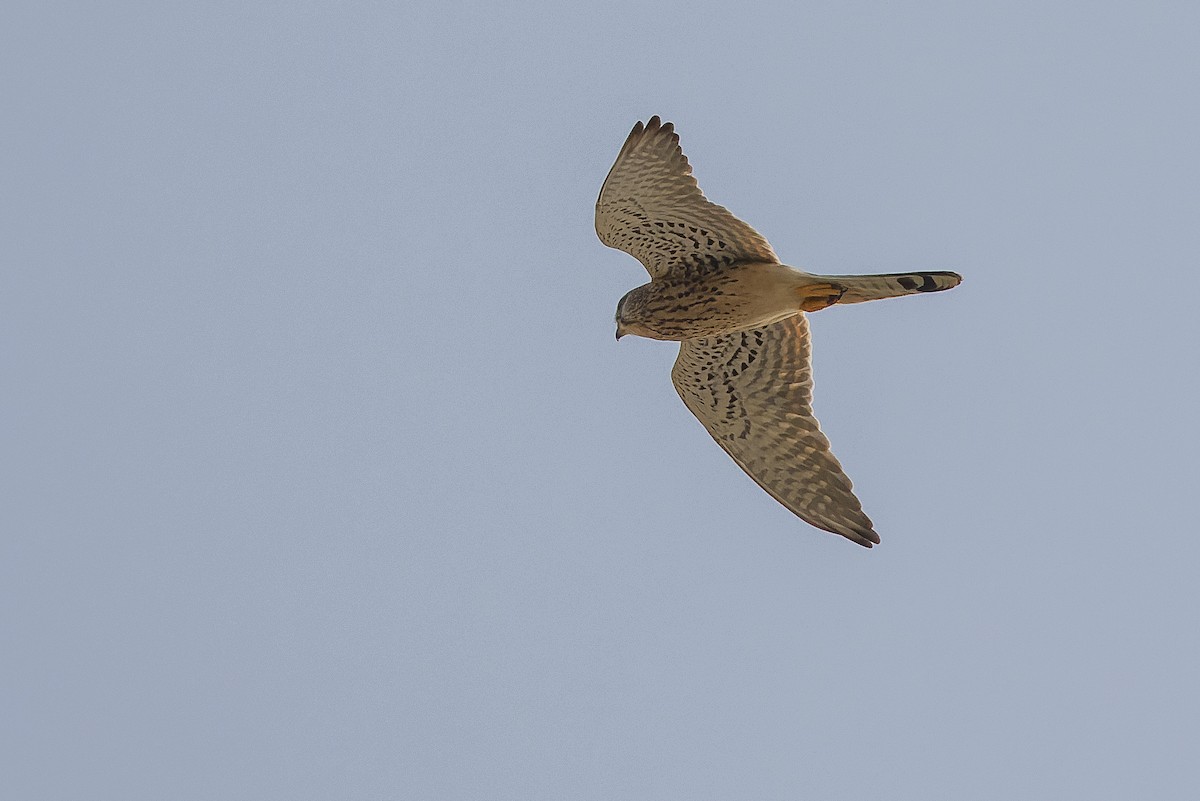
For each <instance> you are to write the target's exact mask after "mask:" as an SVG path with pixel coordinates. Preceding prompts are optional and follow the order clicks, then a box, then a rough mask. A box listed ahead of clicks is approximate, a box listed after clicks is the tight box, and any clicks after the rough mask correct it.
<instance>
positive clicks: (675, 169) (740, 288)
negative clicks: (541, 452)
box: [596, 117, 962, 548]
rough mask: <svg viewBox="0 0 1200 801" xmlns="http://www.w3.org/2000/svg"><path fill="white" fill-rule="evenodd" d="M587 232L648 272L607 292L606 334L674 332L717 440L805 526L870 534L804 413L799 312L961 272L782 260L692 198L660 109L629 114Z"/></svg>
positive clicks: (694, 191) (917, 287) (869, 539)
mask: <svg viewBox="0 0 1200 801" xmlns="http://www.w3.org/2000/svg"><path fill="white" fill-rule="evenodd" d="M596 233H597V234H598V235H599V237H600V241H601V242H603V243H604V244H606V245H608V246H609V247H614V248H618V249H620V250H623V251H625V252H627V253H629V254H630V255H632V256H634V257H635V258H637V259H638V261H640V262H641V263H642V264H643V265H644V266H645V267H646V270H647V272H649V273H650V277H651V281H650V283H648V284H644V285H643V286H640V287H638V288H637V289H634V290H632V291H631V292H629V293H628V294H626V295H625V297H623V298H621V301H620V303H618V305H617V338H618V339H619V338H620V337H621V336H622V335H624V334H626V333H630V334H636V335H639V336H645V337H651V338H653V339H666V340H677V341H679V342H680V343H681V345H680V349H679V357H678V358H677V359H676V361H675V367H674V368H673V369H672V371H671V379H672V381H673V382H674V384H675V389H676V390H677V391H678V392H679V396H680V397H681V398H682V399H683V402H684V404H685V405H686V406H687V407H688V409H690V410H691V412H692V413H693V414H694V415H696V417H697V418H698V419H699V420H700V422H701V423H703V424H704V427H705V428H706V429H707V430H708V432H709V434H711V435H712V437H713V439H714V440H716V441H717V444H719V445H720V446H721V447H722V448H724V449H725V452H726V453H728V454H729V455H730V456H732V457H733V459H734V461H736V462H737V463H738V465H739V466H740V467H741V468H742V469H743V470H745V471H746V473H747V474H749V475H750V477H751V478H753V479H754V480H755V481H756V482H758V484H759V486H761V487H762V488H763V489H765V490H766V491H767V492H768V493H770V494H771V496H772V497H774V498H775V499H776V500H777V501H779V502H780V503H782V504H783V505H784V506H786V507H787V508H788V509H789V510H791V511H792V512H793V513H795V514H796V515H798V516H799V517H801V518H803V519H804V520H806V521H808V522H809V523H811V524H812V525H814V526H817V527H818V528H822V529H825V530H826V531H831V532H834V533H836V534H841V535H842V536H844V537H847V538H848V539H851V540H853V541H854V542H857V543H858V544H860V545H864V546H866V547H868V548H869V547H871V545H872V544H874V543H878V542H879V535H878V534H876V533H875V530H874V527H873V525H872V523H871V520H870V518H868V517H867V516H866V515H865V514H864V513H863V511H862V505H861V504H860V503H859V501H858V499H857V498H856V497H855V496H854V492H853V491H852V488H851V483H850V479H849V478H847V477H846V474H845V473H844V472H843V471H842V467H841V465H840V464H839V463H838V461H837V459H836V458H834V456H833V454H832V453H831V452H830V450H829V440H827V439H826V438H825V435H824V434H822V433H821V430H820V427H819V426H818V424H817V420H816V418H815V417H814V416H813V413H812V406H811V400H812V371H811V366H810V358H809V347H810V346H809V333H808V321H807V320H806V319H805V316H804V312H806V311H817V310H819V309H823V308H825V307H827V306H830V305H832V304H834V303H860V302H863V301H868V300H877V299H881V298H889V297H899V296H901V295H910V294H916V293H920V292H938V291H941V290H944V289H951V288H953V287H955V286H958V284H959V282H960V281H961V280H962V279H961V277H960V276H958V275H957V274H956V273H951V272H922V273H897V274H890V275H852V276H824V275H813V274H811V273H806V272H803V271H801V270H796V269H794V268H792V267H788V266H785V265H783V264H781V263H780V262H779V259H778V257H776V255H775V251H773V250H772V249H771V246H770V245H769V244H768V243H767V241H766V239H764V238H763V237H762V236H761V235H760V234H759V233H758V232H757V231H755V230H754V229H753V228H751V227H750V226H749V225H747V224H746V223H744V222H742V221H741V220H739V219H737V218H736V217H734V216H733V215H732V214H731V213H730V212H729V211H728V210H727V209H725V208H724V207H722V206H718V205H716V204H715V203H712V202H710V201H709V200H708V199H707V198H705V197H704V194H703V193H702V192H701V191H700V187H699V186H698V185H697V183H696V179H695V178H693V177H692V170H691V166H690V165H689V164H688V161H687V158H686V157H685V156H684V155H683V151H682V150H681V149H680V147H679V136H678V135H677V134H676V133H675V132H674V128H673V127H672V125H671V124H670V123H666V124H663V123H662V122H661V121H660V120H659V118H658V117H651V118H650V121H649V122H648V123H646V124H645V125H643V124H642V123H640V122H639V123H638V124H637V125H635V126H634V128H633V131H632V132H631V133H630V134H629V138H628V139H627V140H626V141H625V145H624V147H622V148H621V152H620V153H619V154H618V156H617V160H616V163H614V164H613V167H612V170H610V171H609V174H608V178H607V179H606V180H605V182H604V186H603V188H601V190H600V197H599V199H598V200H597V201H596Z"/></svg>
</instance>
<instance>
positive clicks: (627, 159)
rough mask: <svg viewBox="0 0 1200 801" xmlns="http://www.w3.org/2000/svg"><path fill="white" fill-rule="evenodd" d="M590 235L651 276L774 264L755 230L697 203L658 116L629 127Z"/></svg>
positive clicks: (675, 141)
mask: <svg viewBox="0 0 1200 801" xmlns="http://www.w3.org/2000/svg"><path fill="white" fill-rule="evenodd" d="M596 233H597V234H598V235H599V237H600V241H601V242H603V243H604V244H606V245H608V246H609V247H610V248H617V249H619V250H623V251H625V252H626V253H628V254H630V255H631V256H633V257H635V258H636V259H637V260H638V261H640V262H641V263H642V264H643V265H644V266H645V267H646V270H647V271H648V272H649V273H650V276H651V278H658V277H660V276H662V275H664V274H666V273H667V272H668V271H670V270H671V268H672V267H674V266H676V265H683V266H692V267H702V266H712V265H716V264H722V263H729V262H733V261H739V260H756V261H770V262H775V261H779V259H778V258H777V257H776V256H775V251H773V250H771V246H770V245H769V244H767V240H765V239H763V238H762V236H760V235H759V233H758V232H757V231H755V230H754V229H753V228H751V227H750V226H749V225H746V223H744V222H742V221H741V220H739V219H738V218H737V217H734V216H733V215H732V214H730V213H729V211H728V209H726V208H724V207H723V206H718V205H717V204H715V203H710V202H709V201H708V200H707V199H706V198H705V197H704V193H703V192H701V191H700V187H699V186H698V185H697V184H696V179H695V178H693V177H692V167H691V165H690V164H688V160H687V157H686V156H684V155H683V150H681V149H680V147H679V134H677V133H675V128H674V126H672V125H671V123H669V122H668V123H667V124H666V125H663V124H662V123H661V120H659V118H658V117H651V118H650V122H648V123H646V125H645V126H643V125H642V123H640V122H639V123H638V124H637V125H635V126H633V131H632V132H630V134H629V138H628V139H626V140H625V146H624V147H622V148H621V152H620V153H619V154H618V155H617V160H616V163H614V164H613V166H612V169H611V170H609V172H608V178H607V179H605V181H604V186H603V187H601V189H600V197H599V198H598V199H597V200H596Z"/></svg>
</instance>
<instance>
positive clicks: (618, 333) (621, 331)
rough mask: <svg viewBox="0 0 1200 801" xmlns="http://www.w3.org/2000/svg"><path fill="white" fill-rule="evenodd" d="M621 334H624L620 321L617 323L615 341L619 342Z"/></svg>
mask: <svg viewBox="0 0 1200 801" xmlns="http://www.w3.org/2000/svg"><path fill="white" fill-rule="evenodd" d="M623 336H625V329H624V328H622V327H621V324H620V323H617V341H618V342H620V341H621V337H623Z"/></svg>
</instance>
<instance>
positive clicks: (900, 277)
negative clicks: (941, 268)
mask: <svg viewBox="0 0 1200 801" xmlns="http://www.w3.org/2000/svg"><path fill="white" fill-rule="evenodd" d="M821 278H822V279H824V280H826V281H829V283H831V284H834V285H835V286H839V287H845V289H846V291H845V292H844V293H843V294H842V297H841V298H840V299H838V301H837V302H838V303H863V302H864V301H868V300H883V299H884V298H898V297H900V296H902V295H915V294H917V293H918V292H942V291H944V290H947V289H954V287H956V286H958V285H959V284H961V283H962V276H961V275H959V274H958V273H950V272H941V273H894V274H891V275H824V276H821Z"/></svg>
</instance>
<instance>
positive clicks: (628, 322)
mask: <svg viewBox="0 0 1200 801" xmlns="http://www.w3.org/2000/svg"><path fill="white" fill-rule="evenodd" d="M649 290H650V284H644V285H642V286H639V287H638V288H637V289H631V290H629V291H628V292H626V293H625V296H624V297H623V298H621V299H620V300H619V301H617V313H616V315H615V318H616V322H617V339H620V338H621V337H623V336H625V335H626V334H633V335H635V336H639V337H650V338H651V339H662V338H663V337H662V335H661V334H658V333H657V332H655V331H654V329H653V328H651V327H650V326H649V325H648V323H649V320H648V318H647V314H646V312H647V300H648V296H649Z"/></svg>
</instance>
